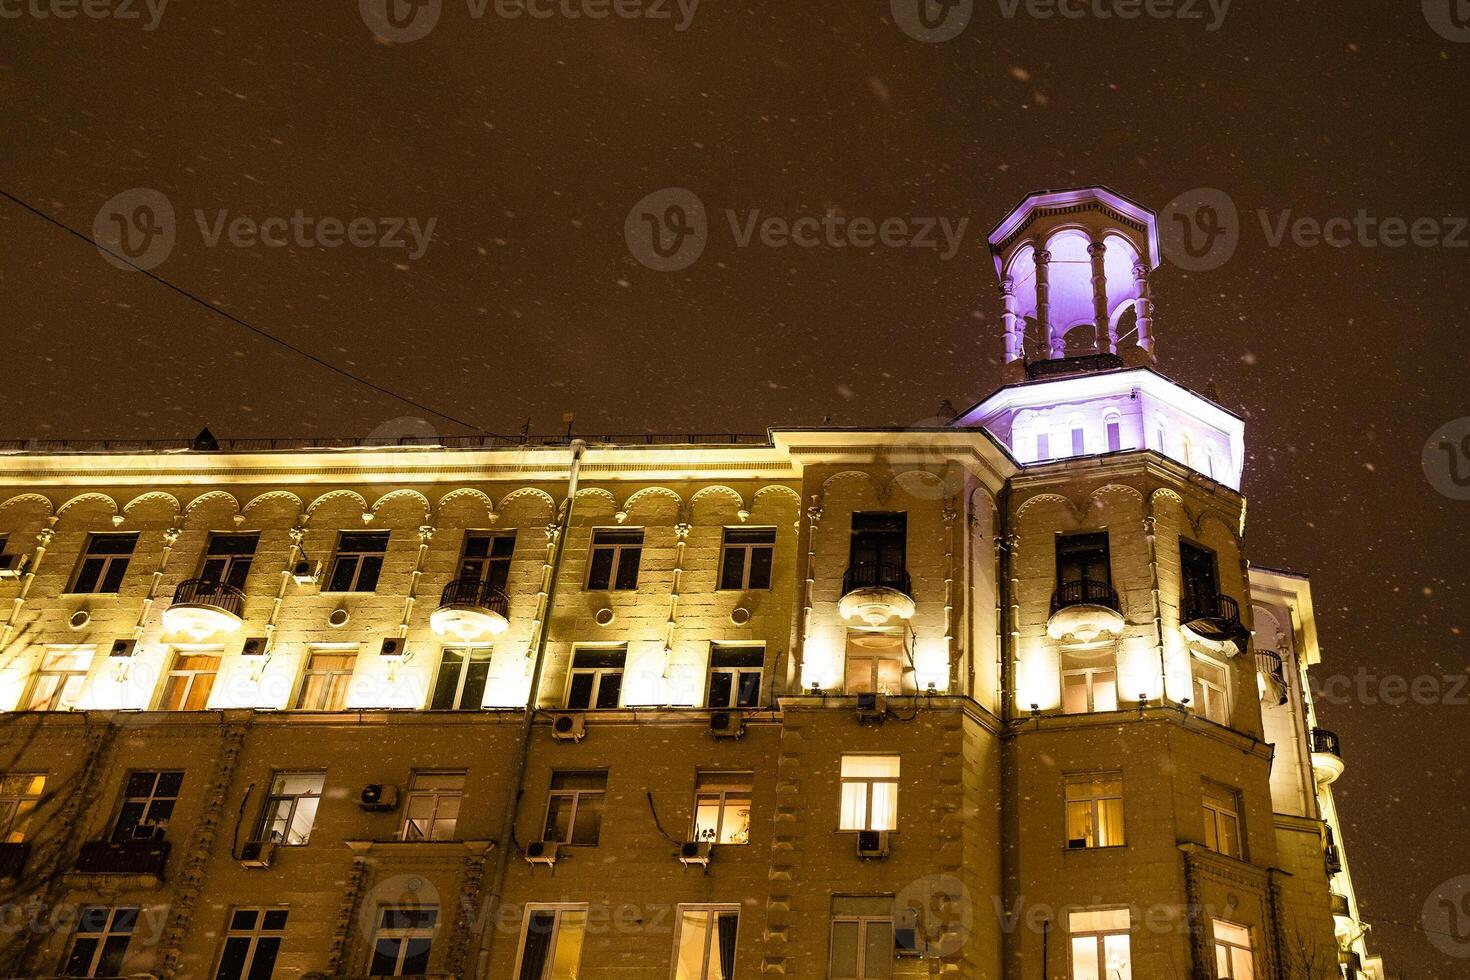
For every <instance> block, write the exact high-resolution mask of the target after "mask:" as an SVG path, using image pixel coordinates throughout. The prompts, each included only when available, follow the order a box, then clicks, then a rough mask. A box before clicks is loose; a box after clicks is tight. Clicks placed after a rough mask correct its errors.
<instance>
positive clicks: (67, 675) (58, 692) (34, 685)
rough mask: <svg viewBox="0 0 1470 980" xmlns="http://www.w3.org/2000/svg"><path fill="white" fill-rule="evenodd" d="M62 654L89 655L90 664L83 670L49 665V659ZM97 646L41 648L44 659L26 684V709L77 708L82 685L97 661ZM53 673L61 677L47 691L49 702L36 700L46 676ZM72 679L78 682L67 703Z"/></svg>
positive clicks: (47, 700)
mask: <svg viewBox="0 0 1470 980" xmlns="http://www.w3.org/2000/svg"><path fill="white" fill-rule="evenodd" d="M60 657H86V659H87V666H86V667H85V668H84V669H82V670H77V669H75V668H73V667H67V668H65V669H58V668H56V667H48V666H47V663H46V662H47V660H48V659H50V658H60ZM96 660H97V648H96V647H92V646H83V647H72V646H61V647H57V646H49V647H46V648H44V649H43V650H42V651H41V659H40V661H39V662H38V664H37V666H36V669H35V670H34V671H33V672H32V673H31V679H30V683H29V684H28V685H27V687H26V695H25V698H24V699H22V701H21V703H22V704H24V705H25V709H24V710H26V711H76V710H78V708H79V705H80V703H81V698H82V689H83V688H85V687H86V686H87V678H88V677H90V676H91V674H92V668H93V667H94V666H95V665H96ZM50 677H56V678H60V681H59V682H58V683H57V685H56V686H55V687H54V688H53V689H52V690H51V692H50V693H49V694H47V695H46V703H45V704H44V705H43V704H41V703H39V702H38V701H37V700H36V697H37V694H38V693H39V692H40V690H41V687H42V685H43V683H44V682H45V680H46V679H47V678H50ZM72 681H76V686H75V688H74V689H73V690H72V695H71V703H69V704H68V703H67V693H66V692H67V687H68V686H69V685H70V684H71V682H72Z"/></svg>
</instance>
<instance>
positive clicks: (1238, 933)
mask: <svg viewBox="0 0 1470 980" xmlns="http://www.w3.org/2000/svg"><path fill="white" fill-rule="evenodd" d="M1210 926H1211V928H1212V930H1213V932H1214V934H1215V976H1216V977H1218V978H1219V980H1255V977H1256V958H1255V955H1254V953H1252V951H1251V931H1250V930H1249V929H1247V928H1246V927H1245V926H1238V925H1236V924H1235V923H1233V922H1226V921H1225V920H1224V919H1211V920H1210Z"/></svg>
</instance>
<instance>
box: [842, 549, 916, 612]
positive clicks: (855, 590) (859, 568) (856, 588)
mask: <svg viewBox="0 0 1470 980" xmlns="http://www.w3.org/2000/svg"><path fill="white" fill-rule="evenodd" d="M837 611H838V613H840V614H841V615H842V618H843V619H847V620H857V621H859V622H861V623H863V624H864V625H866V626H870V627H877V626H883V625H884V624H886V623H888V622H889V621H890V620H893V619H908V618H910V617H911V616H913V614H914V596H913V585H912V583H911V582H910V580H909V573H908V571H907V570H906V569H905V568H904V567H903V566H902V565H896V564H893V563H891V562H860V563H858V564H856V565H854V566H852V567H851V568H849V569H848V570H847V572H846V574H844V575H843V576H842V600H841V601H840V602H839V603H838V604H837Z"/></svg>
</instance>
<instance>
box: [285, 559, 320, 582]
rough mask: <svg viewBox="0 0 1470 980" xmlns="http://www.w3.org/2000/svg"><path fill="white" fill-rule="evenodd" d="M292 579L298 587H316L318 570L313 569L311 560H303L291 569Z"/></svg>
mask: <svg viewBox="0 0 1470 980" xmlns="http://www.w3.org/2000/svg"><path fill="white" fill-rule="evenodd" d="M291 579H292V580H293V581H294V582H295V583H296V584H297V585H315V584H316V580H317V569H314V568H313V567H312V565H311V561H310V560H309V559H306V558H303V559H301V560H300V561H298V562H297V563H296V565H295V566H294V567H293V568H292V569H291Z"/></svg>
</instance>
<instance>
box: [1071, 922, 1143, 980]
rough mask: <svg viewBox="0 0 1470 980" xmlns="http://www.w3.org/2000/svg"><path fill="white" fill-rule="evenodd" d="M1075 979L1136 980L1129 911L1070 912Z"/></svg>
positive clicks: (1073, 978) (1073, 973)
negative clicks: (1134, 977)
mask: <svg viewBox="0 0 1470 980" xmlns="http://www.w3.org/2000/svg"><path fill="white" fill-rule="evenodd" d="M1067 932H1068V934H1069V935H1070V937H1071V940H1072V980H1133V951H1132V949H1131V948H1130V943H1129V938H1128V932H1129V920H1128V910H1127V909H1098V910H1093V911H1086V912H1071V913H1069V914H1068V916H1067Z"/></svg>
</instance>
